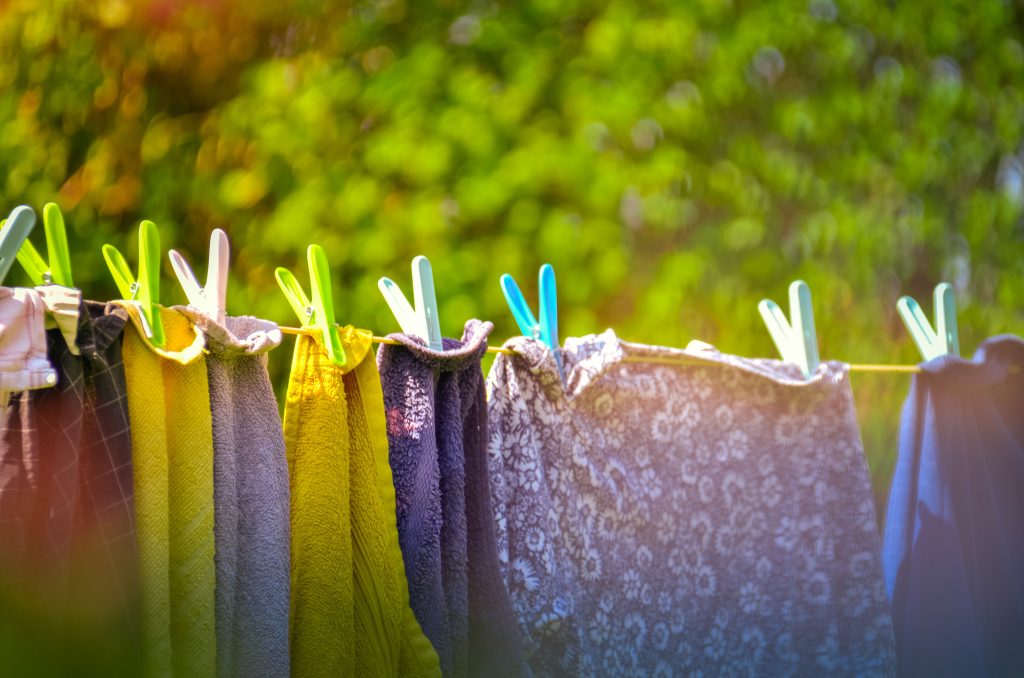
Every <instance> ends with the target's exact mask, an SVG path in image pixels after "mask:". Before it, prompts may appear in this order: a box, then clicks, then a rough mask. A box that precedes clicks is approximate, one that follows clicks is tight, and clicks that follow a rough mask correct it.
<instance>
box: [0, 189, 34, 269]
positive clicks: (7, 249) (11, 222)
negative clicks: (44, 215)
mask: <svg viewBox="0 0 1024 678" xmlns="http://www.w3.org/2000/svg"><path fill="white" fill-rule="evenodd" d="M35 225H36V213H35V212H34V211H32V208H31V207H28V206H27V205H21V206H20V207H15V208H14V210H13V211H12V212H11V216H9V217H7V219H5V220H4V221H3V225H2V226H0V283H2V282H3V281H4V278H6V277H7V272H8V271H10V270H11V266H12V265H13V264H14V260H15V259H16V258H17V256H18V251H19V250H20V249H21V245H22V243H24V242H25V240H26V239H27V238H28V234H29V233H31V232H32V227H34V226H35Z"/></svg>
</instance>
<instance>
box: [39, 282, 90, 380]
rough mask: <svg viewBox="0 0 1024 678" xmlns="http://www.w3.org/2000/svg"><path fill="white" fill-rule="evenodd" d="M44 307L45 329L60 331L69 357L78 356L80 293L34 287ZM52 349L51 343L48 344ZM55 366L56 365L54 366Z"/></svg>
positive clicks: (54, 288) (73, 289) (75, 290)
mask: <svg viewBox="0 0 1024 678" xmlns="http://www.w3.org/2000/svg"><path fill="white" fill-rule="evenodd" d="M36 292H39V298H40V299H42V300H43V305H44V306H45V307H46V329H47V330H53V329H56V330H60V334H61V336H62V337H64V346H65V347H66V348H67V350H68V351H69V352H70V353H71V355H78V354H79V349H78V341H77V337H78V319H79V316H80V312H81V303H82V291H81V290H79V289H76V288H74V287H64V286H62V285H40V286H39V287H36ZM48 345H49V346H51V347H52V343H50V344H48ZM55 366H56V365H55Z"/></svg>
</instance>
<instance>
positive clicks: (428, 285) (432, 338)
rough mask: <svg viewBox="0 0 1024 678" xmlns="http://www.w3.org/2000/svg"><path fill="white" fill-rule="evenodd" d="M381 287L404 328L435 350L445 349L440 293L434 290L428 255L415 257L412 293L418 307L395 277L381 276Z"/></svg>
mask: <svg viewBox="0 0 1024 678" xmlns="http://www.w3.org/2000/svg"><path fill="white" fill-rule="evenodd" d="M377 287H378V289H380V293H381V294H383V295H384V300H385V301H387V302H388V306H390V307H391V312H392V313H394V314H395V319H396V320H397V321H398V325H399V327H401V328H402V331H403V332H405V333H406V334H411V335H413V336H417V337H420V338H421V339H423V341H425V342H426V344H427V347H428V348H430V350H432V351H443V350H444V344H443V343H442V342H441V321H440V318H439V317H438V314H437V297H436V296H435V294H434V273H433V271H432V270H431V268H430V261H429V260H428V259H427V258H426V257H424V256H418V257H416V258H415V259H413V260H412V297H413V302H414V303H415V304H416V306H415V308H414V307H413V306H410V305H409V300H408V299H406V298H405V295H404V294H402V290H401V288H399V287H398V285H397V284H396V283H395V282H394V281H393V280H392V279H391V278H381V279H380V280H379V281H377Z"/></svg>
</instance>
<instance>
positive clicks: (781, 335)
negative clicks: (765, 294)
mask: <svg viewBox="0 0 1024 678" xmlns="http://www.w3.org/2000/svg"><path fill="white" fill-rule="evenodd" d="M757 310H758V311H760V312H761V318H763V319H764V324H765V325H767V326H768V333H769V334H771V335H772V341H774V342H775V347H776V348H777V349H779V354H780V355H781V356H782V359H783V360H784V361H786V362H787V363H795V364H796V365H798V366H799V367H800V370H801V371H802V372H803V373H804V377H805V378H806V379H810V378H811V375H812V374H814V372H815V370H817V369H818V363H819V362H820V360H819V358H818V335H817V334H816V332H815V330H814V307H813V306H811V288H810V287H808V286H807V283H805V282H804V281H803V280H797V281H795V282H793V283H792V284H790V286H789V313H790V316H791V317H792V319H793V322H792V324H790V322H789V321H788V320H787V319H786V314H785V313H783V312H782V309H781V308H779V305H778V304H776V303H775V302H774V301H772V300H771V299H762V300H761V303H759V304H758V305H757Z"/></svg>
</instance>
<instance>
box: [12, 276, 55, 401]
mask: <svg viewBox="0 0 1024 678" xmlns="http://www.w3.org/2000/svg"><path fill="white" fill-rule="evenodd" d="M45 323H46V304H45V303H43V300H42V298H41V297H40V296H39V292H37V291H36V290H34V289H28V288H24V287H0V394H2V395H0V400H2V403H0V404H6V399H7V394H9V393H11V392H14V391H27V390H32V389H37V388H49V387H51V386H54V385H55V384H56V383H57V372H56V370H54V369H53V367H52V366H51V365H50V361H49V360H47V357H46V326H45Z"/></svg>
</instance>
